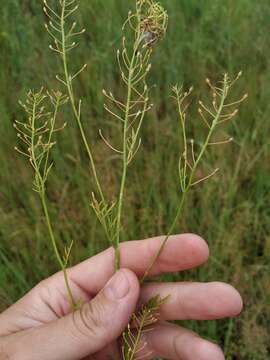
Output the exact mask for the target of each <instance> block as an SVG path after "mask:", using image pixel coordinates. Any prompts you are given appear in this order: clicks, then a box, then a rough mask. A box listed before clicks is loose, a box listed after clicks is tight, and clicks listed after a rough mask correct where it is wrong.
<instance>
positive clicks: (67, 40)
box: [43, 0, 105, 201]
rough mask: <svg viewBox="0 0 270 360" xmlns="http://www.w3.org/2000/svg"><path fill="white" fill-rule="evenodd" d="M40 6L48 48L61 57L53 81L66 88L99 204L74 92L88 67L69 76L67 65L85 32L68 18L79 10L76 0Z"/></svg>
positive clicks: (60, 0)
mask: <svg viewBox="0 0 270 360" xmlns="http://www.w3.org/2000/svg"><path fill="white" fill-rule="evenodd" d="M43 3H44V8H43V10H44V13H45V14H46V16H47V18H48V19H49V21H48V23H46V24H45V28H46V30H47V32H48V34H49V35H50V36H51V38H52V39H53V44H51V45H50V49H51V50H52V51H53V52H55V53H56V54H57V55H58V56H59V57H60V59H61V62H62V66H63V76H61V75H56V79H57V80H58V81H59V82H60V83H61V84H62V85H64V87H65V88H66V89H67V92H68V97H69V101H70V103H71V108H72V111H73V114H74V117H75V119H76V122H77V124H78V127H79V131H80V134H81V137H82V140H83V144H84V146H85V150H86V152H87V155H88V157H89V161H90V167H91V169H92V173H93V176H94V180H95V183H96V187H97V190H98V193H99V196H100V198H101V200H102V201H105V198H104V195H103V191H102V188H101V184H100V181H99V178H98V174H97V170H96V165H95V161H94V157H93V153H92V149H91V146H90V145H89V143H88V141H87V138H86V134H85V131H84V127H83V124H82V118H81V107H82V100H81V99H79V100H76V97H75V93H74V89H73V82H74V80H75V79H76V78H77V77H78V76H79V75H80V74H81V73H82V72H83V71H84V70H85V69H86V67H87V65H86V64H84V65H83V66H82V67H81V68H80V69H78V70H77V71H76V72H75V73H71V72H70V69H69V62H68V59H69V53H70V52H71V51H72V50H73V49H75V48H76V47H77V46H78V45H79V43H78V41H77V38H78V37H79V36H80V35H82V34H83V33H84V32H85V29H82V30H76V29H77V23H76V22H72V21H71V18H72V16H73V15H74V13H75V12H76V11H77V10H78V8H79V5H78V2H77V0H69V1H67V0H58V4H57V3H56V4H54V5H53V6H52V5H50V3H48V1H47V0H43Z"/></svg>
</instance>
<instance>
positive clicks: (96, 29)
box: [0, 0, 270, 360]
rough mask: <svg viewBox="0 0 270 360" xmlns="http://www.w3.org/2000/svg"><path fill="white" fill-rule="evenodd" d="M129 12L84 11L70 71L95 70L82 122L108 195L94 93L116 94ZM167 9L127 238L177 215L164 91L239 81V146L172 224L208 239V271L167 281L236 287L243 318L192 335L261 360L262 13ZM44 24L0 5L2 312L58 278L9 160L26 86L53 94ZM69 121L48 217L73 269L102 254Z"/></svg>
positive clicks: (264, 285)
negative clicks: (235, 77)
mask: <svg viewBox="0 0 270 360" xmlns="http://www.w3.org/2000/svg"><path fill="white" fill-rule="evenodd" d="M132 3H133V1H132V0H129V1H127V0H118V1H115V0H106V1H100V0H91V1H89V2H87V1H82V5H81V9H82V11H81V14H80V19H79V21H80V22H81V23H83V24H84V26H85V27H86V29H87V33H86V35H85V36H84V39H83V40H82V41H81V45H80V47H79V49H78V50H77V51H76V56H75V57H74V62H73V65H74V67H75V68H78V67H79V64H83V63H85V62H87V63H88V65H89V66H88V72H85V73H84V74H83V75H81V76H80V78H79V81H78V92H79V93H80V95H81V96H82V98H83V99H85V101H84V109H83V119H84V124H85V127H86V128H87V135H88V136H89V139H91V141H92V142H93V143H94V145H95V155H96V161H97V163H98V168H99V172H100V173H102V178H103V181H104V182H105V183H106V184H107V188H108V191H110V192H111V193H113V192H114V190H115V188H116V186H117V184H118V177H117V176H118V168H117V162H116V161H115V159H114V158H112V157H111V156H110V155H111V154H110V152H109V151H108V150H107V149H106V148H105V147H104V145H103V143H102V142H101V141H100V139H99V138H98V136H97V134H98V129H99V128H100V127H106V128H107V125H108V121H109V117H108V116H107V115H106V114H105V111H104V110H103V107H102V104H103V96H102V93H101V91H102V89H103V88H104V87H106V88H111V89H112V90H115V91H116V92H118V93H119V90H118V88H119V76H118V74H117V72H116V66H115V65H116V64H115V48H116V47H117V46H120V44H119V41H120V38H121V32H120V30H119V29H120V27H121V23H122V21H123V19H124V17H125V16H126V13H127V10H128V9H129V7H128V5H131V4H132ZM162 3H163V5H164V6H165V7H166V8H167V9H168V13H169V16H170V25H169V29H168V34H167V37H166V40H165V41H163V42H162V43H161V44H160V45H159V46H158V48H156V49H155V54H154V61H153V72H152V75H151V83H152V84H156V87H154V88H153V100H154V102H155V108H154V109H153V110H152V111H151V114H149V115H148V118H147V120H146V122H145V126H144V130H143V133H144V134H143V148H142V149H141V151H140V154H139V156H138V158H137V162H136V164H135V165H133V166H132V169H131V172H130V174H129V177H128V183H129V186H128V192H127V201H126V210H125V213H126V220H125V222H126V223H125V225H126V228H127V229H128V230H127V233H126V238H127V239H137V238H144V237H147V236H152V235H156V234H161V233H165V232H166V230H167V229H168V225H169V224H170V220H171V219H172V218H173V216H174V212H175V209H176V207H177V202H178V196H177V194H178V189H177V186H176V184H177V182H176V176H177V171H176V170H177V169H176V167H175V164H176V162H177V157H178V137H177V132H176V128H177V124H176V112H175V109H174V107H173V106H172V103H171V101H170V99H169V95H170V93H169V90H170V86H171V85H173V84H174V83H175V82H176V79H177V81H178V82H179V83H181V82H183V83H184V84H186V85H187V86H190V85H194V86H195V89H196V95H199V94H205V93H206V90H207V88H206V86H205V82H204V79H205V78H206V77H210V78H212V79H214V80H216V79H217V78H218V77H220V75H221V74H222V73H223V72H224V71H227V70H228V71H229V72H230V73H231V74H233V73H237V72H238V71H239V70H243V73H244V76H243V78H242V80H241V81H240V82H239V84H238V85H237V88H236V90H235V92H236V95H237V94H242V93H243V92H248V93H249V99H248V102H247V103H245V105H244V106H243V107H242V109H241V112H240V115H239V116H238V117H237V120H235V121H234V122H233V123H232V125H231V127H230V129H229V130H230V134H231V135H232V136H234V138H235V142H234V143H233V144H232V145H231V146H229V147H228V146H226V147H219V148H218V149H217V150H216V151H215V153H214V154H213V155H212V156H211V157H210V158H209V163H215V164H218V166H219V167H220V168H221V169H222V171H221V173H220V174H219V176H217V177H216V178H215V179H212V180H211V181H209V182H207V183H206V184H204V185H202V186H200V187H198V188H197V189H196V190H195V191H194V193H193V195H192V196H191V197H190V198H189V200H188V203H187V204H186V208H185V214H184V215H183V217H182V219H181V222H180V223H179V225H178V231H179V232H184V231H190V232H195V233H199V234H200V235H202V236H203V237H204V238H206V239H207V240H208V242H209V246H210V250H211V257H210V260H209V263H208V264H207V265H204V266H203V267H202V268H200V269H198V270H196V271H187V272H185V273H182V274H176V275H173V276H170V278H171V279H172V278H173V279H181V280H183V279H185V280H200V281H211V280H221V281H228V282H230V283H232V284H233V285H235V286H236V287H237V288H238V289H239V290H240V292H241V293H242V295H243V297H244V301H245V310H244V312H243V314H242V315H241V317H240V318H238V319H233V320H224V321H211V322H188V323H187V324H186V325H187V326H189V327H192V328H193V329H194V330H196V331H198V332H199V333H200V334H201V335H203V336H205V337H207V338H211V339H213V340H215V341H217V342H219V343H220V344H221V345H223V346H224V347H225V350H226V359H229V360H233V359H236V360H244V359H245V360H265V359H267V358H269V357H270V348H269V331H270V326H269V323H270V311H269V308H270V285H269V273H270V236H269V234H270V211H269V208H270V207H269V205H270V204H269V190H270V175H269V174H270V163H269V150H270V148H269V146H270V121H269V118H270V101H269V100H270V60H269V59H270V50H269V49H270V38H269V36H268V33H269V18H270V4H269V1H268V0H260V1H259V2H257V3H254V2H253V1H251V0H238V1H237V2H235V1H233V0H227V1H222V0H205V1H197V0H181V1H179V0H163V1H162ZM107 14H111V16H110V17H108V15H107ZM43 22H44V18H43V14H42V8H41V4H40V3H39V1H36V0H31V1H30V0H25V1H23V2H21V1H19V0H9V1H8V2H6V3H5V4H4V5H3V6H2V8H1V13H0V68H1V71H0V119H1V120H0V138H1V142H0V309H4V308H5V307H6V306H8V305H9V304H11V303H12V302H13V301H15V300H16V299H18V298H19V297H20V296H22V295H23V294H24V293H25V292H26V291H27V290H29V289H30V288H31V287H32V286H33V285H34V284H36V283H37V282H38V281H39V280H40V279H42V278H44V277H46V276H48V275H50V274H52V273H53V272H54V271H56V270H57V267H56V263H55V260H54V256H53V253H52V250H51V248H50V245H49V242H48V235H47V230H46V225H45V223H44V219H43V217H42V211H41V208H40V206H39V201H38V198H37V197H36V194H35V193H33V192H32V190H31V179H32V173H31V170H30V168H29V167H27V165H26V164H25V161H24V160H23V159H22V158H20V157H19V156H18V155H17V154H16V153H15V152H14V150H13V148H14V145H15V144H16V141H17V140H16V134H15V131H14V129H13V128H12V123H13V121H14V119H16V118H19V117H20V116H22V110H21V109H20V107H19V106H18V99H19V98H21V97H23V94H24V93H25V91H26V89H28V88H29V87H31V88H33V87H40V85H41V84H44V85H45V86H50V87H54V86H55V87H56V86H58V85H57V83H56V81H55V80H54V74H53V71H51V69H55V68H56V67H57V66H59V64H57V62H56V59H55V57H54V56H53V55H52V54H51V52H50V51H49V49H48V37H47V34H46V32H45V30H44V29H43V28H42V26H41V24H43ZM120 95H121V93H120ZM202 96H204V95H202ZM194 105H195V104H194ZM195 110H196V109H195V107H194V112H193V117H192V118H191V119H190V121H191V124H190V134H189V135H190V136H194V134H195V133H196V138H197V137H199V136H200V135H201V134H202V127H201V125H200V121H199V119H198V117H197V115H196V111H195ZM64 118H65V120H66V121H68V124H69V125H68V128H67V129H66V130H65V131H64V132H63V133H62V134H61V136H60V138H59V141H58V146H57V147H56V148H55V150H54V153H53V156H54V160H55V163H56V166H55V171H54V175H53V176H52V178H51V181H50V184H49V192H50V200H51V204H52V205H51V209H50V210H51V212H52V214H53V219H54V222H55V226H56V229H55V230H56V235H57V237H58V239H59V240H60V241H62V242H63V243H66V242H70V240H71V239H74V240H75V246H74V249H73V254H72V262H73V263H76V262H78V261H80V260H82V259H85V258H86V257H88V256H91V255H92V254H94V253H96V252H97V251H99V250H100V249H103V248H104V247H106V246H107V244H106V241H105V240H104V239H105V238H104V235H103V232H102V230H101V229H100V226H99V225H98V223H97V221H96V219H95V216H94V214H93V213H92V212H91V210H90V207H89V203H90V196H89V192H90V189H91V188H92V182H91V177H90V176H89V173H88V169H87V166H86V164H87V156H86V154H85V153H84V150H83V147H82V146H81V140H80V137H79V135H78V131H77V128H76V126H75V124H74V123H73V122H72V121H71V120H72V119H71V114H70V112H69V110H68V108H66V112H65V114H64ZM112 170H113V171H112ZM164 189H165V190H166V191H164Z"/></svg>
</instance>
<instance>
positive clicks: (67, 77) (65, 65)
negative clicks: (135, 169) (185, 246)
mask: <svg viewBox="0 0 270 360" xmlns="http://www.w3.org/2000/svg"><path fill="white" fill-rule="evenodd" d="M65 9H66V0H63V3H62V11H61V40H62V44H61V45H62V49H61V50H62V51H61V52H62V61H63V68H64V73H65V81H66V86H67V90H68V95H69V99H70V103H71V107H72V111H73V113H74V116H75V119H76V121H77V124H78V127H79V130H80V134H81V137H82V140H83V143H84V146H85V149H86V152H87V155H88V157H89V160H90V166H91V169H92V172H93V175H94V179H95V183H96V186H97V189H98V192H99V195H100V197H101V199H102V201H105V197H104V194H103V191H102V188H101V185H100V181H99V178H98V175H97V170H96V166H95V161H94V157H93V155H92V151H91V149H90V146H89V144H88V141H87V139H86V135H85V132H84V128H83V125H82V122H81V114H80V111H79V110H77V108H76V105H75V97H74V92H73V87H72V79H71V76H70V73H69V70H68V62H67V51H66V32H65ZM79 106H80V105H79Z"/></svg>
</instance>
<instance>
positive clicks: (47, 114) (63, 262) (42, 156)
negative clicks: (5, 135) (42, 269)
mask: <svg viewBox="0 0 270 360" xmlns="http://www.w3.org/2000/svg"><path fill="white" fill-rule="evenodd" d="M66 102H67V97H66V96H65V95H63V94H62V93H60V92H52V93H49V92H47V93H46V94H45V92H44V90H43V88H42V89H41V90H40V91H38V92H34V91H29V92H28V94H27V98H26V101H25V103H22V102H20V104H21V106H22V107H23V108H24V110H25V112H26V114H27V116H28V118H27V120H26V121H25V122H22V121H18V120H16V121H15V123H14V127H15V129H16V130H17V134H18V138H19V140H20V141H21V143H22V146H21V147H20V148H19V147H15V150H16V151H17V152H19V153H20V154H22V155H23V156H25V157H26V158H27V159H28V160H29V162H30V164H31V166H32V168H33V171H34V181H33V190H34V191H35V192H37V193H38V194H39V197H40V200H41V204H42V208H43V212H44V215H45V219H46V225H47V228H48V232H49V236H50V240H51V244H52V247H53V250H54V254H55V257H56V259H57V261H58V264H59V266H60V268H61V269H62V271H63V274H64V280H65V285H66V289H67V293H68V298H69V302H70V305H71V308H72V309H75V308H76V303H75V300H74V298H73V295H72V292H71V289H70V286H69V280H68V276H67V265H68V261H69V257H70V252H71V248H72V245H73V242H72V243H71V244H70V245H69V246H68V247H66V248H65V251H64V256H62V255H61V253H60V250H59V247H58V245H57V242H56V238H55V235H54V231H53V226H52V221H51V217H50V214H49V210H48V205H47V196H46V184H47V180H48V175H49V173H50V171H51V169H52V166H53V163H52V162H51V160H50V152H51V149H52V148H53V146H54V145H55V144H56V142H55V141H54V135H55V133H56V132H58V131H61V130H63V129H64V127H65V126H66V124H64V125H62V126H61V127H59V128H57V127H56V119H57V115H58V112H59V108H60V107H61V106H62V105H63V104H65V103H66ZM49 107H50V108H52V111H49V110H48V108H49Z"/></svg>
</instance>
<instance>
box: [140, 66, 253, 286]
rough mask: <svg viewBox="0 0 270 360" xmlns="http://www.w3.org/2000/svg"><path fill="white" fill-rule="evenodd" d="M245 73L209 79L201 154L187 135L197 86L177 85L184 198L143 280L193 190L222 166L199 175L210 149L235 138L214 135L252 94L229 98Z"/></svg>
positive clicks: (201, 112)
mask: <svg viewBox="0 0 270 360" xmlns="http://www.w3.org/2000/svg"><path fill="white" fill-rule="evenodd" d="M241 75H242V73H241V72H240V73H239V74H238V75H237V77H236V78H235V79H234V80H231V79H230V78H229V76H228V74H225V75H224V77H223V80H222V81H221V82H220V83H218V84H217V86H214V85H212V83H211V81H210V80H209V79H206V83H207V84H208V86H209V88H210V91H211V92H212V102H211V105H210V106H209V105H207V104H205V103H204V102H203V101H199V108H198V113H199V115H200V117H201V119H202V121H203V124H204V125H205V127H206V128H207V135H206V138H205V140H204V142H203V144H202V145H201V146H200V148H199V150H198V153H197V154H196V152H195V148H194V140H191V141H188V140H187V135H186V119H187V109H188V105H189V97H190V95H191V93H192V90H193V89H192V88H190V89H189V90H188V91H186V92H184V91H183V88H182V87H179V86H174V87H173V98H174V100H175V101H176V104H177V109H178V114H179V124H180V128H181V133H182V136H183V144H184V145H183V146H184V150H183V152H182V154H181V155H180V157H179V166H178V169H179V171H178V173H179V185H180V189H181V198H180V202H179V207H178V209H177V211H176V215H175V218H174V220H173V222H172V224H171V226H170V228H169V231H168V233H167V235H166V236H165V238H164V240H163V242H162V244H161V246H160V248H159V250H158V252H157V253H156V255H155V257H154V258H153V260H152V261H151V263H150V265H149V267H148V268H147V270H146V272H145V274H144V276H143V277H142V279H141V282H144V281H145V279H146V278H147V276H148V275H149V274H150V272H151V270H152V268H153V266H154V264H155V263H156V261H157V259H158V258H159V256H160V255H161V253H162V251H163V249H164V246H165V245H166V243H167V241H168V239H169V237H170V236H171V235H172V233H173V231H174V229H175V227H176V224H177V222H178V220H179V217H180V215H181V214H182V211H183V207H184V204H185V200H186V198H187V195H188V193H189V192H190V190H191V189H192V188H193V187H194V186H196V185H198V184H200V183H202V182H204V181H206V180H208V179H210V178H211V177H213V176H214V175H216V174H217V172H218V171H219V169H218V168H216V169H214V170H213V171H212V172H211V173H210V174H207V175H205V176H203V177H201V178H197V170H198V168H199V165H200V164H201V163H202V160H203V158H204V157H205V154H206V153H207V152H208V150H209V148H210V147H214V146H218V145H224V144H228V143H230V142H232V141H233V138H228V139H221V140H220V141H213V140H212V138H213V135H214V133H215V131H216V130H217V128H218V127H220V126H221V125H222V124H224V123H227V122H229V121H230V120H232V119H233V118H234V117H235V116H236V115H237V113H238V106H239V105H240V104H241V103H242V102H243V101H244V100H245V99H246V98H247V96H248V95H247V94H245V95H244V96H243V97H242V98H240V99H238V100H235V101H228V97H229V94H230V90H231V88H232V87H233V85H234V84H235V82H236V81H237V80H238V79H239V78H240V77H241Z"/></svg>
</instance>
